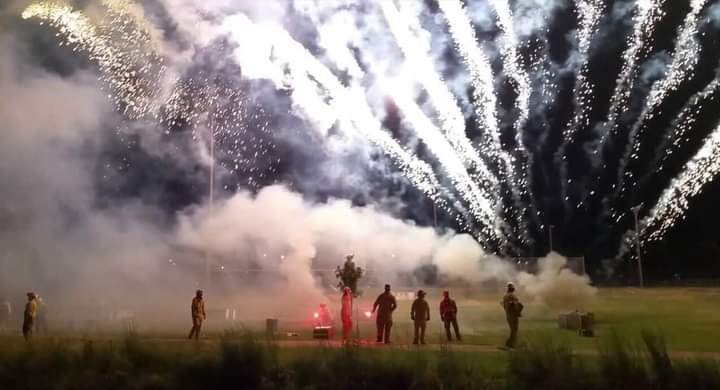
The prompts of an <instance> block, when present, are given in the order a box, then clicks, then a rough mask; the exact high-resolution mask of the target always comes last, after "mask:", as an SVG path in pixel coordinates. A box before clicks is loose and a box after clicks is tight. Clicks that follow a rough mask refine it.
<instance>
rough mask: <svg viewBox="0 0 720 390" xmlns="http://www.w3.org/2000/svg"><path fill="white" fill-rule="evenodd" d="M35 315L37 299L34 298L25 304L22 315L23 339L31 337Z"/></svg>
mask: <svg viewBox="0 0 720 390" xmlns="http://www.w3.org/2000/svg"><path fill="white" fill-rule="evenodd" d="M36 316H37V301H36V300H35V298H33V299H31V300H29V301H28V302H27V303H26V304H25V313H24V316H23V327H22V331H23V336H24V337H25V340H26V341H28V340H30V337H32V333H33V326H34V324H35V317H36Z"/></svg>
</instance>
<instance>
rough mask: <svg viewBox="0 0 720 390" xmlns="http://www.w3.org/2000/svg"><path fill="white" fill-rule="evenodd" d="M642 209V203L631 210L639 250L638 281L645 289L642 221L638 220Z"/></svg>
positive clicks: (636, 244) (636, 245) (636, 247)
mask: <svg viewBox="0 0 720 390" xmlns="http://www.w3.org/2000/svg"><path fill="white" fill-rule="evenodd" d="M641 208H642V203H640V204H639V205H637V206H634V207H631V208H630V210H632V212H633V215H634V216H635V249H636V250H637V265H638V280H639V281H640V288H644V287H645V282H644V280H643V270H642V257H641V254H640V252H641V251H640V219H639V218H638V216H639V214H640V209H641Z"/></svg>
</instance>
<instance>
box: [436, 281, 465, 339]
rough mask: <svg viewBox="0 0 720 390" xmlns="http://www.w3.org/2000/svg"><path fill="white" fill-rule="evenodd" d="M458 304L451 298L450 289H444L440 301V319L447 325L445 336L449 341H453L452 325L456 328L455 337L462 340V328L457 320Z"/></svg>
mask: <svg viewBox="0 0 720 390" xmlns="http://www.w3.org/2000/svg"><path fill="white" fill-rule="evenodd" d="M457 312H458V309H457V305H456V304H455V301H454V300H453V299H450V291H448V290H445V291H443V299H442V301H440V319H441V320H442V322H443V325H444V326H445V336H446V337H447V341H452V334H451V333H450V326H452V327H453V329H454V330H455V338H456V339H457V341H461V340H462V339H461V338H460V329H458V322H457Z"/></svg>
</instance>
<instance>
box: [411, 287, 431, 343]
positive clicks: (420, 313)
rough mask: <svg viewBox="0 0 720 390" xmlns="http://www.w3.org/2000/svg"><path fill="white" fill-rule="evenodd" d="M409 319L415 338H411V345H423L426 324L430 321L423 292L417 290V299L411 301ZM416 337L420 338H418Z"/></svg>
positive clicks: (428, 308)
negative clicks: (412, 325)
mask: <svg viewBox="0 0 720 390" xmlns="http://www.w3.org/2000/svg"><path fill="white" fill-rule="evenodd" d="M410 319H411V320H413V324H414V325H415V337H414V338H413V344H417V343H418V341H420V344H425V328H426V326H427V322H428V321H430V305H428V303H427V301H426V300H425V291H423V290H418V292H417V299H415V301H413V304H412V307H411V308H410ZM418 336H420V337H419V338H418Z"/></svg>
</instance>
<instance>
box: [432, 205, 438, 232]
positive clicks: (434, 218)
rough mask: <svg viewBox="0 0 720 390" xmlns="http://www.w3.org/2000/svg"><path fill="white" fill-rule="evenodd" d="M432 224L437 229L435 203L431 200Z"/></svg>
mask: <svg viewBox="0 0 720 390" xmlns="http://www.w3.org/2000/svg"><path fill="white" fill-rule="evenodd" d="M433 224H434V225H433V226H435V229H437V203H435V202H433Z"/></svg>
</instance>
